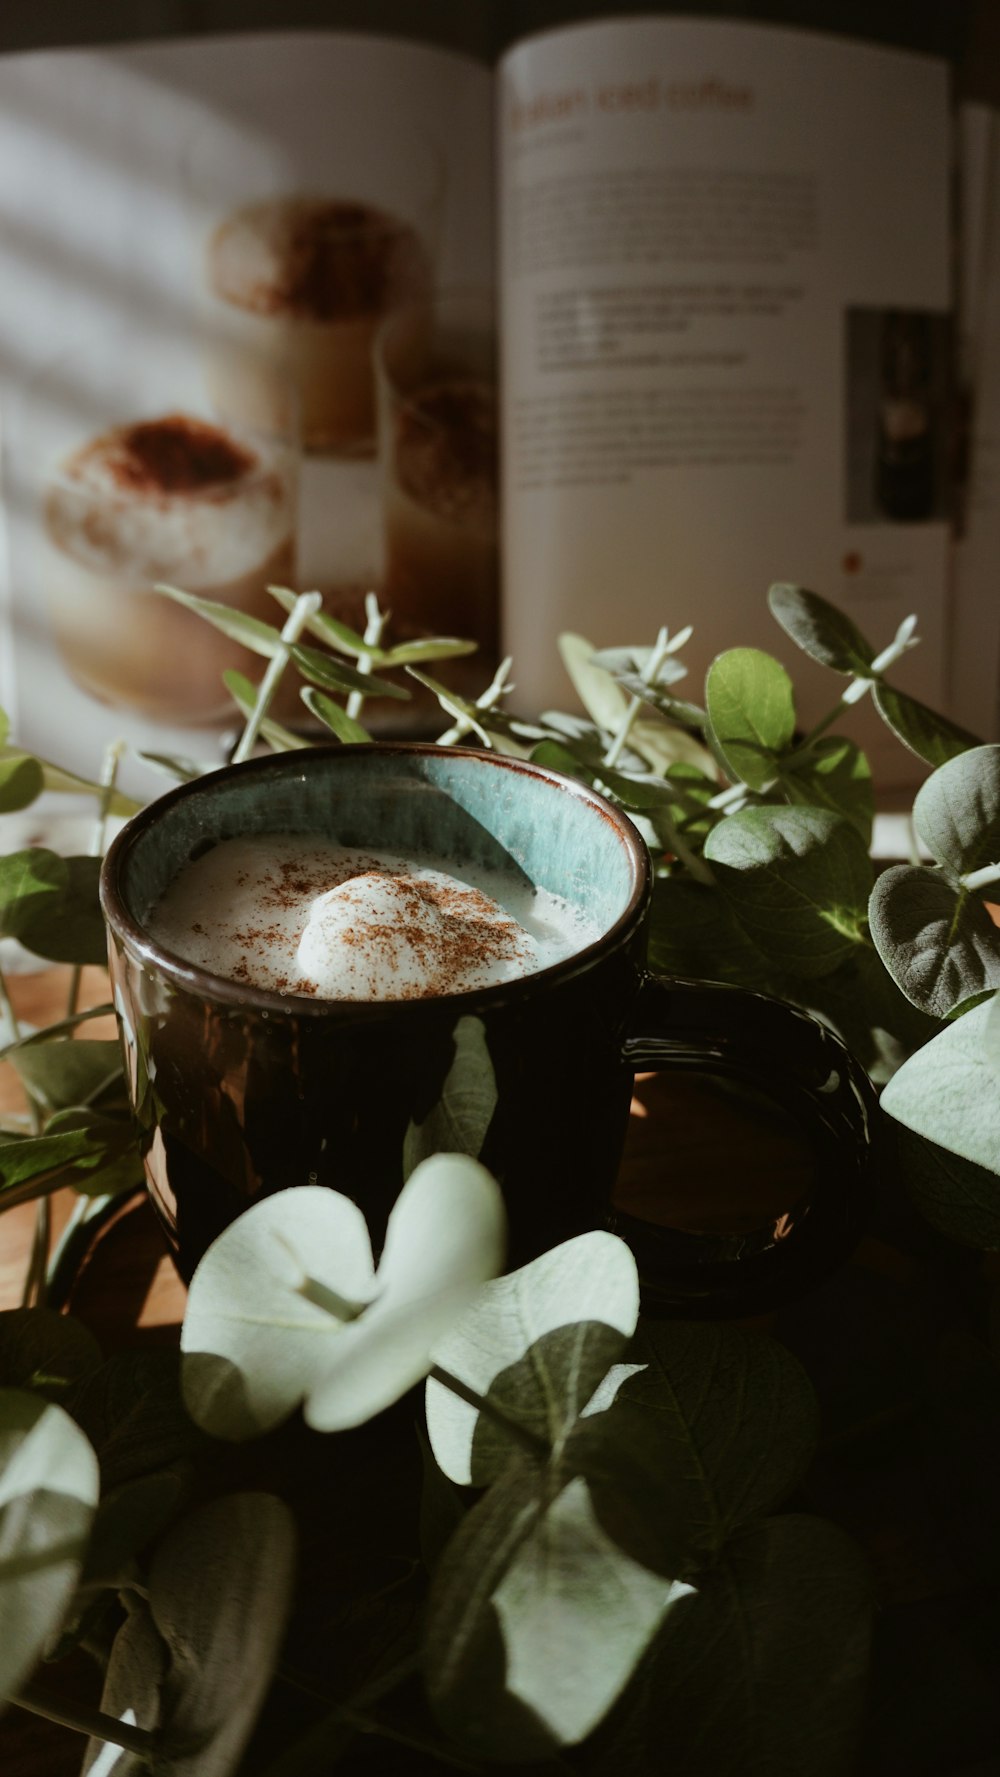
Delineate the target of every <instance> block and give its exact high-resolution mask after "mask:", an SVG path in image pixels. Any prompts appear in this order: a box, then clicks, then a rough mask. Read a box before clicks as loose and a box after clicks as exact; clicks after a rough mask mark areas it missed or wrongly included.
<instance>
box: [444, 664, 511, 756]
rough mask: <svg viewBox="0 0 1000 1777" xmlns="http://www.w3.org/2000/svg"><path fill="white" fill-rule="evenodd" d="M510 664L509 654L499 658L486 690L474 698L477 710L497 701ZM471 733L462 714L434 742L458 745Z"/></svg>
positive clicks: (445, 745) (450, 745)
mask: <svg viewBox="0 0 1000 1777" xmlns="http://www.w3.org/2000/svg"><path fill="white" fill-rule="evenodd" d="M512 665H513V661H512V658H511V656H510V655H509V654H508V655H507V656H506V657H505V658H504V659H503V660H501V662H500V665H499V666H498V667H497V670H496V672H495V673H494V675H493V677H492V679H491V680H490V683H489V684H488V685H487V687H486V690H485V691H483V692H481V693H480V695H479V696H478V697H477V698H476V703H475V707H476V709H477V710H491V709H493V707H494V705H495V704H497V703H499V701H500V699H501V697H502V696H503V694H504V692H505V691H506V689H507V680H508V679H509V678H510V669H511V666H512ZM471 733H472V723H471V722H470V721H469V719H468V717H467V716H463V717H461V718H460V719H459V720H458V721H457V722H453V723H452V726H451V727H450V728H446V729H445V731H444V733H443V734H439V735H438V737H437V740H436V741H435V743H434V744H435V746H438V747H454V746H457V745H458V743H459V741H463V740H464V739H465V737H466V735H467V734H471Z"/></svg>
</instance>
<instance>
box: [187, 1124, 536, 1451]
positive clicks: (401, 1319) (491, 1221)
mask: <svg viewBox="0 0 1000 1777" xmlns="http://www.w3.org/2000/svg"><path fill="white" fill-rule="evenodd" d="M503 1241H504V1213H503V1204H502V1199H501V1196H500V1192H499V1188H498V1187H497V1185H496V1184H495V1183H494V1181H493V1179H491V1178H490V1176H489V1174H488V1173H487V1172H485V1171H484V1170H483V1168H482V1167H480V1166H477V1165H476V1164H475V1162H474V1161H472V1160H469V1159H467V1158H466V1157H465V1156H464V1155H446V1154H438V1155H435V1156H434V1157H433V1158H432V1159H429V1160H425V1161H424V1162H423V1163H422V1164H421V1165H420V1166H418V1167H417V1168H416V1170H415V1171H414V1172H413V1173H412V1174H411V1175H410V1177H409V1179H408V1180H407V1181H406V1184H405V1185H404V1186H403V1189H402V1191H401V1192H400V1195H399V1197H398V1198H397V1200H396V1203H395V1205H394V1206H393V1209H392V1211H391V1213H390V1216H389V1223H388V1228H387V1231H386V1240H385V1247H384V1250H383V1254H382V1261H381V1264H380V1266H379V1272H378V1277H377V1279H376V1277H375V1274H374V1269H373V1265H372V1257H371V1245H370V1241H369V1236H368V1229H367V1225H366V1223H365V1219H364V1216H363V1215H362V1213H361V1211H360V1210H359V1209H358V1207H357V1205H356V1204H354V1203H352V1202H351V1201H350V1200H349V1199H348V1198H346V1197H342V1196H341V1195H340V1194H339V1193H338V1192H335V1191H330V1190H327V1189H325V1188H323V1187H322V1186H302V1187H299V1188H297V1189H294V1190H290V1191H281V1192H278V1193H276V1194H275V1195H274V1196H271V1197H266V1198H264V1199H262V1201H260V1202H259V1203H256V1204H254V1205H253V1207H252V1208H251V1209H249V1210H248V1211H246V1213H245V1214H244V1215H242V1216H241V1217H240V1218H239V1219H238V1220H237V1221H236V1222H235V1223H233V1225H232V1226H231V1227H229V1228H227V1229H226V1230H225V1231H224V1232H223V1233H222V1234H221V1235H219V1237H218V1238H217V1239H216V1240H215V1241H214V1242H213V1244H212V1246H210V1247H209V1250H208V1252H207V1253H206V1254H205V1257H204V1258H203V1259H202V1261H201V1264H200V1265H199V1266H198V1269H197V1271H196V1272H195V1275H194V1278H193V1280H192V1284H191V1290H190V1294H189V1296H188V1305H187V1313H186V1315H185V1318H184V1326H183V1329H182V1335H181V1346H182V1350H183V1352H184V1354H185V1356H184V1372H183V1380H184V1395H185V1400H186V1401H187V1404H188V1407H189V1410H190V1411H191V1413H192V1415H193V1417H194V1418H195V1420H196V1421H197V1423H198V1424H199V1425H202V1426H203V1427H204V1428H205V1429H206V1430H207V1431H211V1432H213V1433H214V1434H215V1435H216V1436H218V1437H227V1438H245V1437H251V1436H253V1435H255V1434H256V1433H258V1432H261V1431H266V1430H268V1429H270V1427H272V1426H274V1425H277V1424H278V1423H279V1422H280V1421H281V1420H283V1419H285V1418H287V1417H288V1415H289V1414H290V1413H292V1412H293V1411H294V1410H295V1408H296V1407H297V1406H299V1405H300V1404H304V1407H305V1415H306V1419H307V1421H308V1422H309V1424H311V1425H313V1426H314V1427H315V1428H316V1429H317V1430H321V1431H336V1430H342V1429H344V1428H345V1427H347V1426H350V1425H359V1424H361V1423H362V1422H363V1421H364V1420H366V1419H370V1418H372V1417H373V1416H374V1415H375V1414H376V1413H379V1412H381V1411H382V1410H383V1408H384V1407H387V1406H389V1405H390V1404H391V1403H392V1402H393V1401H394V1400H396V1399H398V1397H399V1396H400V1395H402V1394H404V1393H405V1392H406V1390H407V1389H408V1388H411V1387H412V1386H413V1384H414V1383H415V1382H417V1381H419V1380H420V1378H421V1377H422V1376H424V1375H426V1373H427V1371H428V1369H429V1368H430V1363H431V1356H430V1354H431V1351H432V1349H433V1347H434V1346H435V1345H436V1343H437V1342H438V1341H439V1340H440V1339H441V1338H442V1337H443V1335H444V1333H445V1332H446V1330H447V1329H448V1328H449V1327H450V1326H451V1325H452V1323H453V1322H454V1321H455V1320H457V1319H458V1318H459V1316H460V1315H461V1313H462V1312H463V1310H464V1309H465V1308H466V1307H467V1305H468V1303H469V1301H470V1299H471V1298H472V1296H473V1295H474V1294H475V1293H476V1291H477V1290H478V1288H479V1285H480V1284H481V1283H482V1282H483V1281H484V1279H485V1278H487V1277H492V1276H494V1275H495V1273H496V1271H497V1270H498V1269H499V1267H500V1265H501V1264H502V1262H503Z"/></svg>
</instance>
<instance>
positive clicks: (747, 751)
mask: <svg viewBox="0 0 1000 1777" xmlns="http://www.w3.org/2000/svg"><path fill="white" fill-rule="evenodd" d="M705 698H706V702H707V705H708V717H709V721H710V723H711V728H712V735H713V738H714V740H715V743H716V746H717V748H718V751H719V753H720V755H721V757H722V758H723V760H724V761H725V764H726V767H727V769H728V771H729V772H730V774H731V776H732V777H733V778H735V779H738V781H739V782H740V783H744V784H747V785H748V786H749V787H750V789H752V790H763V789H765V788H766V787H767V785H768V784H770V783H772V782H773V780H774V778H775V777H776V775H777V772H778V755H779V754H781V753H782V752H783V751H784V750H785V748H786V747H787V746H788V745H789V744H790V742H791V739H792V736H793V734H794V733H795V699H794V695H793V691H792V681H791V679H790V678H789V676H788V674H787V673H786V671H785V669H784V667H783V666H781V665H780V664H779V663H778V661H777V660H775V659H774V658H773V656H772V655H770V654H764V653H762V652H761V650H760V649H759V648H730V649H729V650H728V652H727V653H725V654H720V655H718V656H717V658H716V659H715V660H713V662H712V664H711V666H710V667H709V669H708V677H707V678H706V680H705Z"/></svg>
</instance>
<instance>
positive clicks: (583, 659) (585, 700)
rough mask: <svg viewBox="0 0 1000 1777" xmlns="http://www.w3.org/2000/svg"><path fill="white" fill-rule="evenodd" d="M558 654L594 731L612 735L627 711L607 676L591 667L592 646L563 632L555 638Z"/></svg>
mask: <svg viewBox="0 0 1000 1777" xmlns="http://www.w3.org/2000/svg"><path fill="white" fill-rule="evenodd" d="M558 645H559V654H560V658H561V660H562V663H563V666H564V667H565V668H566V671H567V673H568V674H569V678H570V680H571V682H572V685H573V689H574V691H575V692H576V694H577V696H578V698H579V699H580V702H581V703H582V704H583V707H584V709H585V710H586V711H587V714H588V715H589V716H591V717H592V718H593V720H594V721H595V722H596V723H597V726H598V728H601V729H603V730H604V731H605V733H606V734H608V735H612V734H614V732H615V729H616V728H617V727H618V724H619V722H620V721H621V719H622V717H623V716H624V714H625V712H626V710H627V709H628V698H627V696H626V695H625V693H624V691H622V690H621V689H620V688H619V686H618V685H616V684H615V681H614V679H613V678H612V677H611V674H610V673H608V672H606V671H605V670H604V668H603V667H601V666H595V665H594V644H593V642H588V641H587V640H586V638H585V637H584V636H579V635H573V634H572V633H571V632H566V633H565V634H563V635H561V636H560V637H559V644H558Z"/></svg>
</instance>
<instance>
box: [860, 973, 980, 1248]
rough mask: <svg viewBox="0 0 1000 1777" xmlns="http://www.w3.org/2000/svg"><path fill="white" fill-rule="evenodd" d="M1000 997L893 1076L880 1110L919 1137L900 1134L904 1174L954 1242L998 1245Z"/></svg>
mask: <svg viewBox="0 0 1000 1777" xmlns="http://www.w3.org/2000/svg"><path fill="white" fill-rule="evenodd" d="M994 1008H995V1002H994V1001H993V1000H990V1001H987V1002H985V1003H984V1004H982V1005H979V1006H976V1007H974V1008H973V1010H972V1011H971V1012H967V1013H966V1014H965V1016H964V1017H962V1018H959V1019H957V1020H956V1021H955V1022H954V1023H952V1024H947V1025H946V1026H945V1027H944V1029H943V1030H941V1031H939V1032H938V1034H937V1036H935V1037H933V1038H932V1039H931V1041H930V1042H929V1043H925V1044H924V1047H923V1048H922V1049H918V1050H917V1052H916V1054H915V1055H911V1056H910V1058H909V1060H908V1061H905V1062H904V1063H903V1066H902V1067H901V1068H899V1070H898V1071H897V1072H896V1073H895V1074H894V1075H893V1078H892V1079H891V1080H890V1081H889V1084H888V1085H887V1086H886V1087H885V1090H884V1091H883V1094H882V1107H883V1109H884V1110H885V1111H886V1112H887V1113H888V1115H889V1116H890V1117H893V1118H894V1119H895V1121H896V1122H897V1123H899V1124H902V1126H903V1129H904V1131H907V1130H908V1131H910V1132H911V1135H912V1136H913V1137H917V1138H919V1139H918V1140H909V1139H907V1137H906V1136H905V1134H901V1135H900V1138H899V1159H900V1171H901V1174H902V1176H903V1179H904V1182H905V1184H906V1185H907V1188H908V1190H909V1191H910V1192H911V1194H912V1196H913V1199H914V1201H915V1203H916V1205H917V1207H918V1209H919V1210H920V1211H921V1214H923V1215H924V1216H925V1217H926V1219H927V1220H928V1221H930V1222H931V1223H932V1224H933V1225H934V1226H935V1227H937V1228H940V1229H941V1230H942V1232H944V1233H946V1234H949V1235H950V1236H951V1237H952V1238H953V1239H956V1240H962V1241H966V1242H968V1243H969V1244H971V1245H974V1246H987V1247H994V1248H995V1247H997V1246H1000V1177H998V1174H1000V1066H998V1063H997V1058H996V1054H995V1052H994V1051H993V1049H992V1048H991V1044H990V1035H991V1030H992V1022H991V1021H992V1019H993V1017H994Z"/></svg>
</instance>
